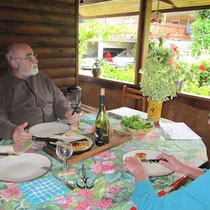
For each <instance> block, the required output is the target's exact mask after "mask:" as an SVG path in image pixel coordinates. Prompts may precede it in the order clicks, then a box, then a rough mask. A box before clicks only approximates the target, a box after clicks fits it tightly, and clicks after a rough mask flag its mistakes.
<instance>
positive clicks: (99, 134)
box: [95, 128, 104, 145]
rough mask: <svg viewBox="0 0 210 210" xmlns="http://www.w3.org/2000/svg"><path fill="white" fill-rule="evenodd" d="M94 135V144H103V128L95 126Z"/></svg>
mask: <svg viewBox="0 0 210 210" xmlns="http://www.w3.org/2000/svg"><path fill="white" fill-rule="evenodd" d="M95 136H96V144H97V145H103V144H104V142H103V128H96V132H95Z"/></svg>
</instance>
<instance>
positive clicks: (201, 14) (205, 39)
mask: <svg viewBox="0 0 210 210" xmlns="http://www.w3.org/2000/svg"><path fill="white" fill-rule="evenodd" d="M195 19H196V20H195V21H194V22H193V23H192V41H193V46H192V54H193V55H200V54H201V53H202V52H203V51H207V53H209V50H210V45H209V43H210V33H209V29H210V9H208V10H199V11H196V13H195Z"/></svg>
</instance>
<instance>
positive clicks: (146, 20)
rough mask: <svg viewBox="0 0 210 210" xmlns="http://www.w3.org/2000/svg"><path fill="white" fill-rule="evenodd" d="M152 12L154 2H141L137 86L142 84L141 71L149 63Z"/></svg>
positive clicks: (145, 0)
mask: <svg viewBox="0 0 210 210" xmlns="http://www.w3.org/2000/svg"><path fill="white" fill-rule="evenodd" d="M151 12H152V0H141V1H140V9H139V24H138V35H137V40H138V41H137V55H136V58H137V59H136V74H135V75H136V76H135V84H139V82H140V74H139V69H141V68H142V67H144V66H145V65H146V63H147V55H148V46H149V30H150V18H151Z"/></svg>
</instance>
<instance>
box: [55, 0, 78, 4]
mask: <svg viewBox="0 0 210 210" xmlns="http://www.w3.org/2000/svg"><path fill="white" fill-rule="evenodd" d="M55 1H58V2H66V3H69V4H75V1H77V0H55Z"/></svg>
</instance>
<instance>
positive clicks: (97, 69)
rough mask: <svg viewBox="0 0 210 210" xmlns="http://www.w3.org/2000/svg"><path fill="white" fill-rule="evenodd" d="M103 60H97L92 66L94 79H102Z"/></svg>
mask: <svg viewBox="0 0 210 210" xmlns="http://www.w3.org/2000/svg"><path fill="white" fill-rule="evenodd" d="M102 64H103V60H99V59H96V60H95V62H94V63H93V66H92V69H91V71H92V74H93V76H94V77H100V75H101V73H102Z"/></svg>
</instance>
